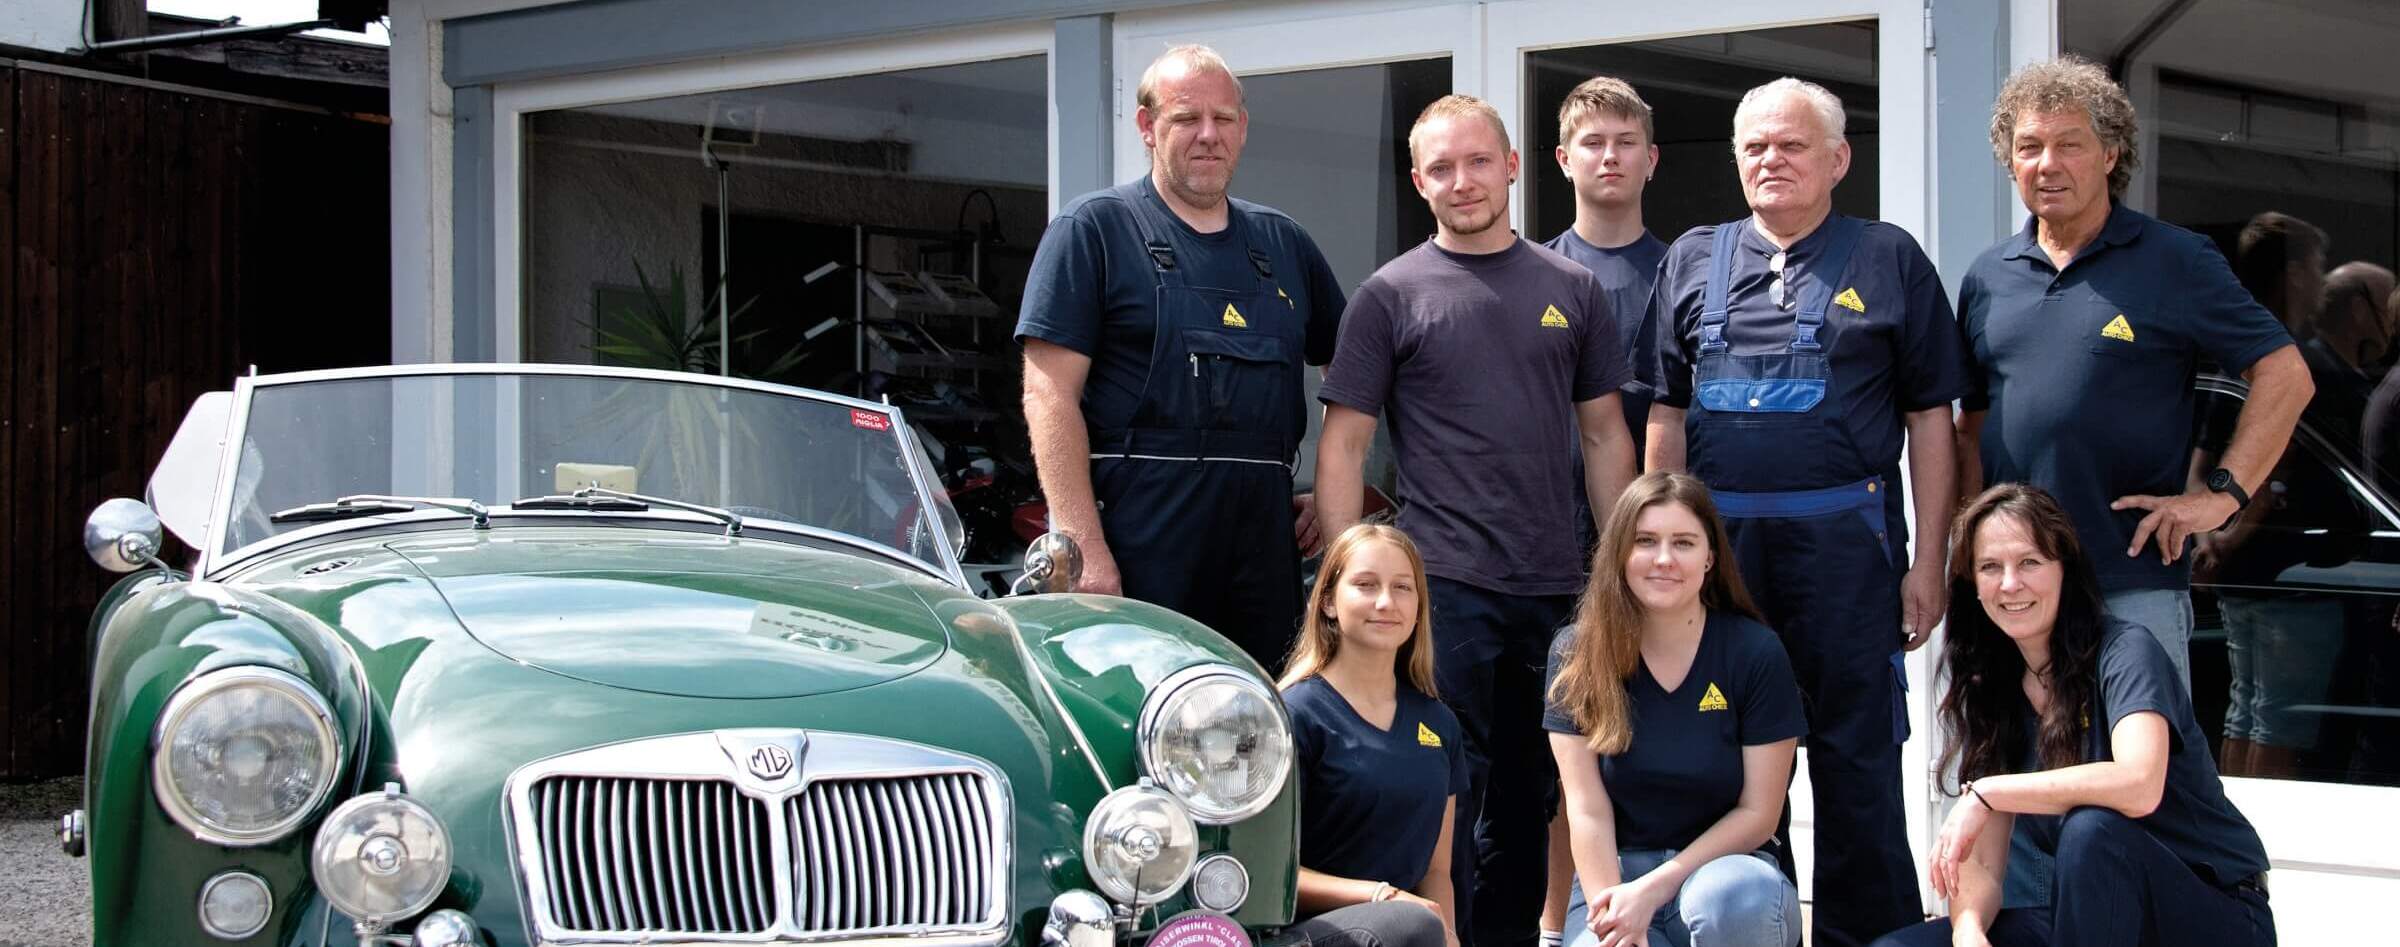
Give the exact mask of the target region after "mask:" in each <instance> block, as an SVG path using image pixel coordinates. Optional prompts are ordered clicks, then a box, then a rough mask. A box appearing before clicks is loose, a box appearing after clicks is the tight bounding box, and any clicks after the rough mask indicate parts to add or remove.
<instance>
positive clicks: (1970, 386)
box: [1958, 269, 1992, 411]
mask: <svg viewBox="0 0 2400 947" xmlns="http://www.w3.org/2000/svg"><path fill="white" fill-rule="evenodd" d="M1986 305H1989V303H1988V301H1987V300H1986V298H1985V296H1984V291H1983V279H1982V278H1981V277H1979V276H1977V275H1976V274H1975V271H1974V270H1973V269H1969V270H1968V271H1967V275H1966V276H1965V277H1964V278H1962V279H1960V280H1959V281H1958V335H1959V342H1960V343H1961V344H1962V345H1964V346H1965V347H1966V348H1965V350H1964V351H1965V353H1966V357H1967V387H1966V390H1965V391H1964V392H1963V393H1961V394H1960V395H1959V396H1958V408H1959V410H1961V411H1988V410H1991V407H1992V390H1991V370H1990V369H1989V368H1988V367H1986V366H1985V365H1983V364H1982V363H1981V362H1978V361H1976V360H1975V327H1976V325H1978V324H1979V323H1981V322H1982V321H1983V318H1984V315H1985V311H1984V309H1983V307H1984V306H1986Z"/></svg>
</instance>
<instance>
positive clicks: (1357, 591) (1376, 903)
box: [1278, 524, 1467, 947]
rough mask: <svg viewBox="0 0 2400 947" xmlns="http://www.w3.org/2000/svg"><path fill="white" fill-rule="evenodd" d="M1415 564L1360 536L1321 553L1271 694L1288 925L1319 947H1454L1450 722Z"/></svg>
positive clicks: (1457, 743)
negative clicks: (1276, 705)
mask: <svg viewBox="0 0 2400 947" xmlns="http://www.w3.org/2000/svg"><path fill="white" fill-rule="evenodd" d="M1431 601H1432V600H1431V599H1430V598H1428V597H1427V595H1426V589H1425V560H1424V558H1423V557H1422V556H1420V555H1419V554H1418V553H1417V546H1416V544H1415V543H1413V542H1410V541H1409V538H1408V536H1407V535H1405V534H1403V533H1401V532H1400V531H1399V530H1397V529H1393V528H1392V527H1389V526H1379V525H1371V524H1360V525H1357V526H1352V527H1350V528H1349V529H1346V530H1343V531H1342V534H1341V535H1340V536H1337V537H1335V538H1334V540H1333V543H1332V545H1330V546H1328V547H1326V550H1325V563H1324V565H1323V566H1322V567H1321V568H1320V569H1319V570H1318V572H1317V584H1316V588H1315V590H1314V591H1313V592H1311V593H1310V595H1309V602H1308V611H1307V612H1306V613H1305V614H1304V615H1303V617H1302V618H1301V628H1300V639H1299V641H1297V642H1296V643H1294V645H1293V647H1292V656H1291V660H1290V661H1288V662H1286V663H1285V665H1284V667H1285V670H1284V673H1283V680H1282V681H1280V682H1278V683H1279V686H1281V687H1282V688H1283V702H1284V705H1285V706H1287V707H1289V708H1290V709H1291V713H1292V743H1293V751H1294V753H1293V755H1294V760H1293V770H1294V772H1296V773H1298V774H1299V776H1300V913H1301V914H1302V915H1303V916H1304V919H1303V920H1302V921H1301V922H1300V923H1299V924H1297V925H1295V927H1296V928H1297V929H1299V930H1301V931H1303V932H1305V933H1307V934H1308V936H1309V938H1310V939H1311V940H1312V941H1314V942H1315V943H1318V944H1323V945H1328V947H1443V945H1445V944H1456V943H1457V936H1456V935H1455V934H1454V933H1453V931H1454V930H1455V922H1456V917H1457V915H1456V909H1457V902H1456V896H1455V894H1454V891H1455V890H1456V889H1455V888H1454V887H1453V885H1452V881H1451V877H1450V837H1451V830H1452V827H1453V824H1454V822H1455V820H1456V818H1457V816H1456V808H1457V803H1456V798H1457V795H1458V793H1459V792H1460V791H1461V790H1463V789H1465V788H1466V780H1467V771H1466V751H1465V747H1464V746H1463V745H1462V742H1461V740H1460V738H1459V728H1458V718H1457V717H1455V716H1452V715H1451V713H1450V709H1449V708H1447V707H1444V706H1442V702H1441V701H1439V700H1437V699H1435V698H1434V685H1433V612H1432V604H1431Z"/></svg>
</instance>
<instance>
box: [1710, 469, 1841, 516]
mask: <svg viewBox="0 0 2400 947" xmlns="http://www.w3.org/2000/svg"><path fill="white" fill-rule="evenodd" d="M1709 497H1710V498H1711V499H1713V500H1715V501H1716V504H1717V512H1718V513H1720V514H1723V515H1725V516H1727V517H1731V518H1733V519H1743V520H1752V519H1802V518H1806V517H1811V516H1824V515H1826V514H1829V513H1843V512H1849V511H1853V510H1868V511H1874V512H1875V513H1876V515H1878V516H1880V515H1882V512H1881V511H1882V510H1883V478H1882V477H1868V478H1867V479H1865V480H1861V481H1858V482H1857V483H1845V484H1842V485H1841V486H1838V487H1824V488H1822V489H1817V490H1779V491H1776V492H1773V493H1744V492H1741V491H1737V490H1715V491H1711V492H1710V493H1709Z"/></svg>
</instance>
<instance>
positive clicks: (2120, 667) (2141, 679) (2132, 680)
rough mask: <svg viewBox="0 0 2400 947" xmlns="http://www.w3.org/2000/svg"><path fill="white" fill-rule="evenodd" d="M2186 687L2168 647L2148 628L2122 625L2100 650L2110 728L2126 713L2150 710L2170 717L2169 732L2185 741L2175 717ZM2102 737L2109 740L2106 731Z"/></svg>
mask: <svg viewBox="0 0 2400 947" xmlns="http://www.w3.org/2000/svg"><path fill="white" fill-rule="evenodd" d="M2182 690H2183V679H2182V677H2181V676H2180V675H2177V674H2176V673H2175V665H2174V663H2173V662H2172V661H2170V660H2168V658H2167V650H2166V647H2165V646H2163V645H2160V644H2159V643H2158V639H2157V638H2156V637H2155V636H2153V635H2152V634H2151V633H2150V631H2149V630H2148V629H2146V628H2142V627H2141V626H2139V625H2132V624H2121V625H2119V626H2118V630H2117V632H2116V633H2115V634H2114V635H2113V636H2112V637H2111V640H2110V641H2109V642H2108V646H2107V648H2106V649H2105V650H2103V651H2102V652H2101V654H2100V701H2101V706H2102V707H2104V708H2105V709H2106V710H2107V712H2108V729H2109V731H2111V732H2114V731H2115V730H2116V729H2117V724H2118V722H2120V721H2122V720H2124V719H2125V718H2126V717H2129V716H2132V715H2134V714H2137V713H2143V712H2145V711H2146V712H2149V713H2154V714H2157V715H2159V716H2161V717H2165V718H2167V721H2168V723H2167V734H2168V736H2169V737H2170V738H2172V739H2173V741H2174V743H2178V744H2179V743H2181V742H2182V741H2181V737H2179V736H2177V735H2176V728H2175V725H2174V720H2175V709H2176V702H2175V696H2176V695H2177V694H2180V693H2182ZM2101 740H2102V742H2103V743H2106V741H2107V737H2106V735H2105V734H2103V735H2102V737H2101ZM2170 745H2173V744H2170Z"/></svg>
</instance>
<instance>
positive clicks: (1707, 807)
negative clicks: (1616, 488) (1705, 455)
mask: <svg viewBox="0 0 2400 947" xmlns="http://www.w3.org/2000/svg"><path fill="white" fill-rule="evenodd" d="M1726 546H1727V543H1726V539H1725V528H1724V526H1723V525H1722V524H1721V523H1720V522H1719V520H1718V519H1717V511H1716V504H1715V503H1714V502H1712V501H1711V500H1710V499H1709V494H1708V488H1707V487H1706V486H1705V485H1703V484H1702V483H1701V482H1700V481H1699V480H1698V479H1696V478H1693V477H1689V476H1685V475H1682V474H1670V473H1663V472H1653V473H1649V474H1645V475H1643V476H1642V477H1641V478H1640V479H1638V480H1635V481H1634V482H1633V485H1632V486H1630V487H1627V488H1625V492H1624V494H1623V495H1622V496H1620V497H1619V498H1618V499H1617V505H1616V507H1615V508H1614V509H1613V510H1611V512H1610V514H1609V518H1608V525H1607V527H1606V528H1605V529H1603V530H1602V531H1601V535H1600V546H1599V550H1598V551H1597V552H1596V553H1594V555H1593V557H1592V577H1591V581H1590V583H1589V585H1588V586H1587V587H1586V588H1585V590H1584V593H1583V603H1582V605H1581V606H1580V607H1579V608H1578V609H1577V610H1576V614H1575V622H1574V624H1573V625H1571V626H1570V627H1568V628H1567V629H1566V630H1565V631H1563V632H1561V633H1560V634H1559V637H1558V642H1557V644H1556V645H1554V646H1553V647H1552V650H1551V657H1550V678H1551V680H1550V684H1549V688H1548V693H1549V699H1550V710H1549V713H1548V714H1547V715H1546V716H1545V717H1544V718H1543V721H1542V724H1543V727H1544V728H1545V729H1547V730H1549V731H1550V749H1551V753H1552V755H1553V756H1555V757H1556V758H1557V760H1558V777H1559V784H1560V786H1561V787H1562V788H1563V789H1564V790H1565V793H1566V812H1567V823H1568V834H1569V837H1570V839H1571V848H1572V849H1573V852H1574V860H1575V876H1576V882H1577V896H1576V897H1575V898H1574V899H1573V901H1574V902H1577V903H1580V902H1583V901H1586V900H1588V901H1589V905H1590V906H1589V908H1588V911H1585V912H1583V913H1585V914H1586V915H1587V917H1588V920H1586V921H1585V922H1584V923H1583V924H1580V925H1578V924H1577V923H1575V920H1574V919H1575V917H1576V914H1577V911H1576V910H1575V909H1573V908H1571V909H1570V911H1569V914H1568V924H1567V934H1568V936H1569V937H1570V938H1571V939H1572V943H1573V944H1576V945H1590V944H1593V943H1595V942H1596V943H1597V945H1598V947H1618V945H1620V944H1624V945H1635V947H1639V945H1642V944H1644V943H1648V944H1652V945H1673V947H1688V945H1690V944H1692V943H1693V942H1694V941H1695V940H1698V941H1699V942H1700V943H1704V944H1709V945H1725V947H1791V945H1794V944H1797V943H1799V942H1800V898H1799V893H1798V892H1797V891H1795V890H1794V889H1793V887H1792V883H1791V882H1790V881H1789V880H1787V879H1786V878H1784V876H1783V873H1782V872H1781V871H1780V870H1779V869H1778V868H1777V867H1776V862H1775V859H1774V858H1773V856H1772V855H1770V854H1768V853H1767V852H1765V851H1762V850H1761V849H1762V848H1763V847H1764V846H1765V845H1766V844H1767V843H1768V840H1769V838H1770V837H1771V836H1772V835H1773V834H1774V832H1775V823H1776V820H1777V819H1778V817H1779V816H1781V814H1782V812H1783V799H1784V792H1785V790H1786V788H1787V786H1788V784H1789V782H1790V779H1791V773H1792V756H1793V752H1794V749H1795V747H1796V745H1797V744H1798V742H1799V737H1800V735H1801V734H1802V733H1804V732H1806V731H1807V724H1806V722H1805V721H1804V720H1803V718H1802V716H1801V711H1800V686H1799V684H1798V683H1797V682H1796V681H1795V680H1794V678H1793V676H1792V664H1791V660H1790V658H1789V657H1788V656H1786V655H1785V654H1784V650H1783V645H1782V643H1781V642H1780V641H1779V640H1778V639H1777V638H1776V636H1775V633H1774V632H1773V631H1769V630H1768V629H1767V627H1766V625H1764V624H1763V623H1761V622H1760V620H1759V615H1758V610H1757V608H1755V607H1754V606H1752V605H1751V604H1750V595H1749V593H1748V592H1747V591H1745V590H1744V589H1743V588H1742V580H1741V576H1740V575H1739V574H1737V572H1736V570H1735V569H1734V565H1733V559H1732V555H1731V553H1730V552H1728V551H1727V548H1726ZM1587 896H1588V898H1587Z"/></svg>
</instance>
